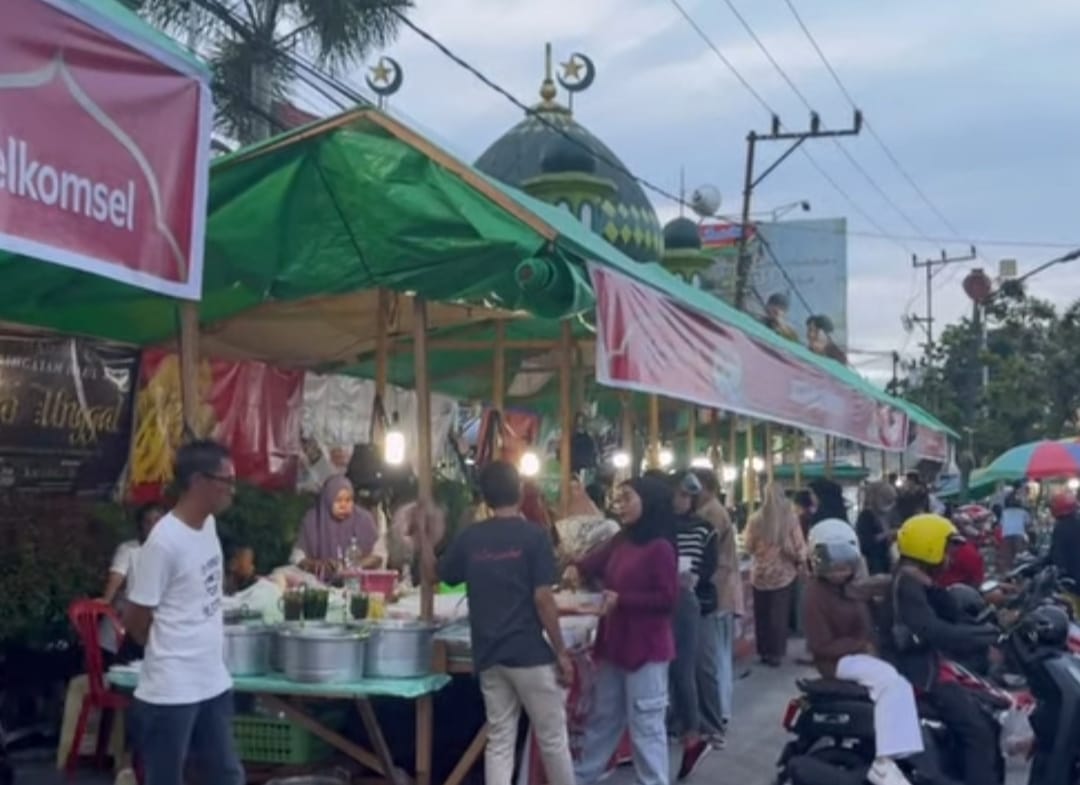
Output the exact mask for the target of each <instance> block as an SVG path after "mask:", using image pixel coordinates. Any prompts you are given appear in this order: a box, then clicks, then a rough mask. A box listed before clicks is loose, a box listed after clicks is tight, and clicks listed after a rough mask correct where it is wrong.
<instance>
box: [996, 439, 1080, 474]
mask: <svg viewBox="0 0 1080 785" xmlns="http://www.w3.org/2000/svg"><path fill="white" fill-rule="evenodd" d="M1025 477H1026V478H1027V479H1029V480H1045V479H1051V478H1060V477H1080V441H1078V440H1075V439H1067V440H1062V441H1056V440H1049V439H1048V440H1044V441H1038V442H1029V443H1028V444H1021V445H1019V446H1017V447H1013V448H1012V449H1011V450H1007V451H1005V452H1004V453H1002V454H1001V455H999V456H998V457H997V458H995V459H994V461H993V463H991V464H990V465H989V466H987V467H986V468H985V469H984V470H982V471H981V472H979V478H980V480H1019V479H1023V478H1025Z"/></svg>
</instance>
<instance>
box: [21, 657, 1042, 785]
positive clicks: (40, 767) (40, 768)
mask: <svg viewBox="0 0 1080 785" xmlns="http://www.w3.org/2000/svg"><path fill="white" fill-rule="evenodd" d="M800 648H801V647H800V646H799V645H798V644H795V646H794V647H793V649H794V650H799V649H800ZM809 673H810V670H809V669H808V668H800V667H798V666H795V665H790V664H788V665H785V666H783V667H781V668H778V669H771V668H763V667H754V668H753V669H752V670H751V672H750V674H749V676H747V677H746V678H745V679H740V680H739V681H738V682H736V685H735V718H734V720H733V723H732V728H731V731H730V734H729V738H728V743H727V747H726V748H725V749H724V750H721V751H717V752H714V753H713V754H711V755H710V756H709V757H708V758H707V759H706V760H705V762H704V763H702V765H701V768H700V769H699V770H698V772H697V773H696V774H695V776H694V781H695V782H696V783H700V784H701V785H773V782H774V780H775V776H776V770H775V768H774V766H773V764H774V763H775V762H776V758H777V757H778V756H779V754H780V750H781V748H782V747H783V745H784V742H785V740H786V738H787V734H786V732H785V731H784V729H783V727H781V725H780V720H781V718H782V716H783V712H784V708H785V707H786V706H787V702H788V700H790V699H791V697H792V696H793V694H794V692H795V679H796V678H799V677H800V676H803V675H808V674H809ZM678 763H679V761H678V756H677V754H676V755H673V760H672V766H677V765H678ZM19 773H20V779H19V780H18V785H60V784H61V783H63V782H65V781H64V780H63V778H61V777H60V776H58V775H57V774H56V772H55V770H53V769H51V768H50V767H49V766H48V764H47V763H41V764H36V765H34V764H30V765H26V766H23V767H20V772H19ZM633 781H634V777H633V770H632V769H631V768H630V767H624V768H621V769H619V770H618V771H616V772H615V774H614V775H612V776H611V777H610V778H609V779H608V780H607V782H606V784H605V785H632V783H633ZM672 781H673V782H674V777H673V778H672ZM108 782H109V780H108V779H107V778H100V777H92V776H80V777H79V778H78V779H77V780H75V783H76V785H106V783H108ZM1025 783H1026V774H1025V770H1024V768H1023V767H1022V766H1019V765H1013V766H1011V767H1010V772H1009V778H1008V782H1007V785H1025Z"/></svg>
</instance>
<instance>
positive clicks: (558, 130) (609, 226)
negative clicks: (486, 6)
mask: <svg viewBox="0 0 1080 785" xmlns="http://www.w3.org/2000/svg"><path fill="white" fill-rule="evenodd" d="M575 58H581V59H582V60H584V61H585V64H584V65H583V64H582V63H577V64H576V66H575ZM563 67H564V68H566V69H567V74H568V75H569V74H570V73H571V72H577V71H580V70H581V69H582V68H583V67H586V68H587V70H586V76H585V78H584V79H583V80H582V81H581V82H579V83H578V86H575V85H571V84H568V83H567V81H565V80H564V79H563V78H562V77H560V79H559V82H560V84H562V86H563V87H564V88H565V89H567V90H568V91H569V92H570V95H571V100H572V97H573V95H574V94H575V93H576V92H578V91H579V90H582V89H584V87H587V86H588V85H589V84H591V83H592V78H593V77H594V76H595V72H594V71H592V63H591V61H588V59H587V58H584V57H583V56H581V55H574V57H572V58H571V61H570V63H568V64H564V65H563ZM582 85H583V86H582ZM540 96H541V101H540V103H538V104H536V105H535V106H534V107H533V110H532V111H533V113H531V114H529V115H528V116H526V117H525V119H523V120H522V121H521V122H519V123H518V124H517V125H515V126H514V127H513V128H511V129H510V130H509V131H507V132H506V133H505V134H503V135H502V136H501V137H499V138H498V139H497V140H495V142H494V143H492V145H491V146H490V147H488V149H487V150H486V151H484V153H483V154H482V155H481V156H480V157H479V158H477V159H476V164H475V165H476V168H477V169H479V170H480V171H482V172H484V173H485V174H488V175H491V176H492V177H494V178H495V179H497V180H500V181H502V182H504V183H506V184H508V185H512V186H514V187H518V188H522V187H525V186H526V184H527V183H529V182H535V181H538V180H540V181H545V180H546V181H547V182H548V183H550V179H551V177H552V176H553V175H567V174H580V175H584V176H586V179H588V180H591V181H594V182H595V181H602V182H604V183H610V185H611V188H609V189H607V190H608V191H609V193H607V194H605V195H603V196H600V197H596V196H594V195H590V196H589V197H588V201H589V204H588V205H587V209H577V210H574V212H575V214H577V215H578V217H579V218H581V220H582V221H583V222H585V223H586V225H588V226H589V227H590V228H591V229H592V230H593V231H594V232H596V233H597V234H599V235H601V236H602V237H604V238H605V239H606V240H607V241H608V242H610V243H611V244H612V245H614V246H615V247H617V248H618V249H619V250H621V251H622V252H623V253H625V254H626V255H627V256H629V257H630V258H632V259H635V260H637V261H640V262H658V261H660V257H661V256H662V254H663V251H664V240H663V232H662V231H661V228H660V221H659V219H658V218H657V217H656V211H655V210H654V209H653V206H652V204H651V203H650V202H649V199H648V197H646V196H645V192H644V191H643V190H642V188H641V185H640V184H638V182H637V181H636V180H635V179H634V178H633V177H632V176H631V175H630V174H629V173H628V172H629V171H630V169H629V167H627V166H626V165H624V164H623V163H622V161H620V160H619V158H618V156H616V155H615V153H613V152H612V151H611V149H610V148H608V146H607V145H605V144H604V143H603V142H602V141H600V140H599V139H598V138H597V137H596V136H594V135H593V134H592V133H591V132H590V131H589V130H588V129H587V128H585V126H583V125H581V123H579V122H577V120H575V119H574V116H573V112H572V111H571V109H569V108H567V107H566V106H564V105H562V104H560V103H558V102H557V101H556V100H555V97H556V88H555V82H554V80H553V79H552V77H551V65H550V57H549V61H548V74H547V78H545V80H544V83H543V86H542V87H541V90H540ZM572 180H573V178H567V182H568V187H569V184H570V183H572ZM569 190H574V189H573V188H572V187H569ZM543 198H545V199H546V200H547V201H551V202H554V203H562V204H563V205H564V206H566V205H567V204H570V205H579V206H580V204H581V202H582V194H581V193H578V192H575V193H566V194H552V193H550V188H549V189H548V192H547V193H545V194H544V196H543Z"/></svg>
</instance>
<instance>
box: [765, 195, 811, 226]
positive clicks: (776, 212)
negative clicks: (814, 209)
mask: <svg viewBox="0 0 1080 785" xmlns="http://www.w3.org/2000/svg"><path fill="white" fill-rule="evenodd" d="M792 210H802V211H803V212H804V213H808V212H810V202H808V201H806V200H805V199H800V200H799V201H797V202H788V203H787V204H782V205H780V206H779V207H774V208H773V209H771V210H769V215H771V216H772V220H773V221H779V220H780V219H781V218H783V217H784V216H785V215H787V214H788V213H790V212H791V211H792Z"/></svg>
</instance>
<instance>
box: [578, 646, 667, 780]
mask: <svg viewBox="0 0 1080 785" xmlns="http://www.w3.org/2000/svg"><path fill="white" fill-rule="evenodd" d="M667 689H668V664H667V663H666V662H650V663H646V664H645V665H642V666H641V667H640V668H638V669H637V670H636V671H624V670H622V669H621V668H617V667H615V666H614V665H612V664H611V663H608V662H602V663H600V668H599V670H598V672H597V674H596V685H595V687H594V689H593V695H592V710H591V711H590V712H589V719H588V721H587V724H586V726H585V737H584V739H583V741H582V753H581V760H580V761H578V763H577V765H576V766H575V767H574V776H575V778H576V780H577V782H578V785H595V783H596V782H597V781H599V779H600V777H601V776H603V774H604V772H605V771H606V770H607V765H608V763H609V762H610V761H611V756H612V755H614V754H615V750H616V749H617V748H618V746H619V739H621V738H622V735H623V731H624V730H626V728H627V726H628V725H629V727H630V741H631V743H632V744H633V748H634V773H635V774H636V775H637V776H636V780H637V783H638V785H668V782H669V780H670V777H671V771H670V768H669V766H670V764H669V762H668V742H667V727H666V725H665V722H664V720H665V712H666V711H667V703H668V692H667Z"/></svg>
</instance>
